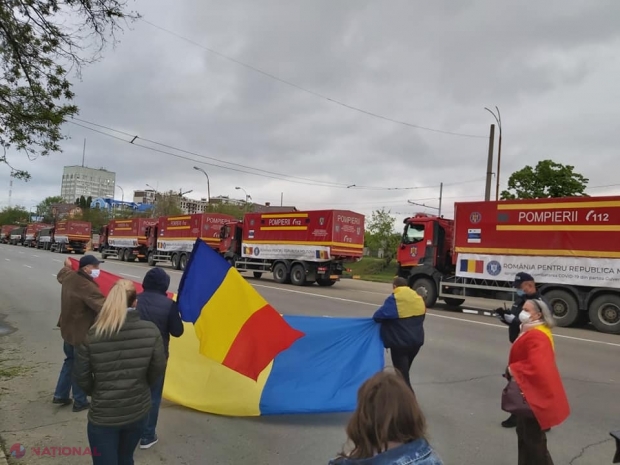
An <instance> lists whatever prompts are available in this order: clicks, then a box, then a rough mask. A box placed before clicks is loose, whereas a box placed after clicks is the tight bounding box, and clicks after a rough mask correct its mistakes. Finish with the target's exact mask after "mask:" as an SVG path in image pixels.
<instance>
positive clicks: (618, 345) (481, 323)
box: [254, 284, 620, 347]
mask: <svg viewBox="0 0 620 465" xmlns="http://www.w3.org/2000/svg"><path fill="white" fill-rule="evenodd" d="M254 286H256V287H265V288H269V289H276V290H278V291H284V292H291V293H293V294H304V295H310V296H314V297H323V298H325V299H331V300H338V301H340V302H349V303H352V304H360V305H367V306H370V307H375V308H377V307H378V305H377V304H372V303H370V302H362V301H360V300H352V299H344V298H342V297H334V296H331V295H322V294H313V293H311V292H304V291H297V290H295V289H285V288H283V287H275V286H265V285H264V284H255V285H254ZM427 315H428V316H434V317H436V318H443V319H445V320H453V321H461V322H463V323H470V324H475V325H481V326H492V327H494V328H501V329H504V328H505V327H506V326H505V325H498V324H494V323H486V322H484V321H474V320H466V319H464V318H458V317H455V316H447V315H438V314H436V313H430V311H429V312H428V313H427ZM553 337H554V338H556V337H557V338H562V339H571V340H573V341H581V342H591V343H593V344H602V345H606V346H612V347H620V344H617V343H614V342H605V341H595V340H593V339H585V338H581V337H575V336H566V335H564V334H554V335H553Z"/></svg>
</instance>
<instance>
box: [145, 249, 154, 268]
mask: <svg viewBox="0 0 620 465" xmlns="http://www.w3.org/2000/svg"><path fill="white" fill-rule="evenodd" d="M146 263H148V264H149V266H155V259H154V258H153V252H149V253H148V255H147V256H146Z"/></svg>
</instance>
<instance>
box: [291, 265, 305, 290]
mask: <svg viewBox="0 0 620 465" xmlns="http://www.w3.org/2000/svg"><path fill="white" fill-rule="evenodd" d="M291 283H292V284H293V285H294V286H303V285H304V284H306V269H305V268H304V266H303V265H302V264H301V263H298V264H296V265H293V268H291Z"/></svg>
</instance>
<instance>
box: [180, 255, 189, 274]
mask: <svg viewBox="0 0 620 465" xmlns="http://www.w3.org/2000/svg"><path fill="white" fill-rule="evenodd" d="M186 266H187V255H185V254H181V258H179V269H180V270H181V271H184V270H185V267H186Z"/></svg>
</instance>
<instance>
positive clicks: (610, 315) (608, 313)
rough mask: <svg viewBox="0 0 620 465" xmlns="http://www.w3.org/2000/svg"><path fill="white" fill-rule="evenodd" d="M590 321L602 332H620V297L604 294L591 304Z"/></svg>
mask: <svg viewBox="0 0 620 465" xmlns="http://www.w3.org/2000/svg"><path fill="white" fill-rule="evenodd" d="M589 314H590V321H591V322H592V325H593V326H594V327H595V328H596V329H598V330H599V331H600V332H602V333H609V334H620V297H619V296H617V295H613V294H604V295H602V296H600V297H597V298H596V299H594V300H593V301H592V303H591V304H590V310H589Z"/></svg>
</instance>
